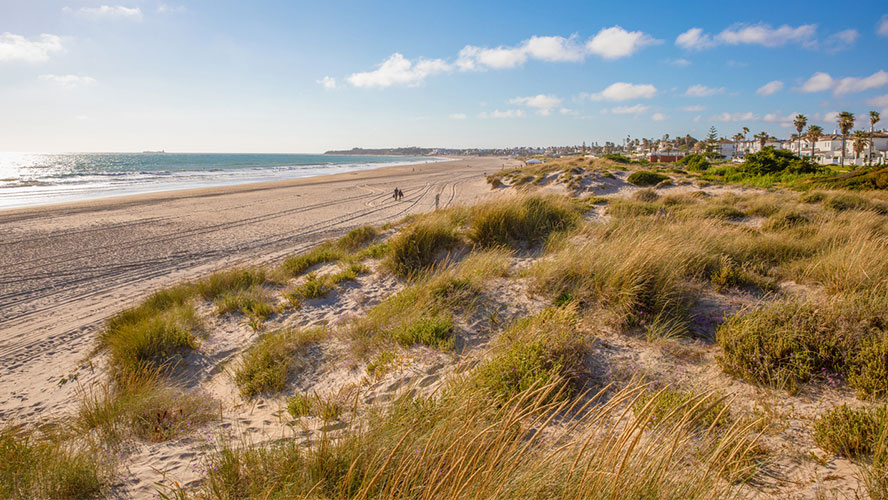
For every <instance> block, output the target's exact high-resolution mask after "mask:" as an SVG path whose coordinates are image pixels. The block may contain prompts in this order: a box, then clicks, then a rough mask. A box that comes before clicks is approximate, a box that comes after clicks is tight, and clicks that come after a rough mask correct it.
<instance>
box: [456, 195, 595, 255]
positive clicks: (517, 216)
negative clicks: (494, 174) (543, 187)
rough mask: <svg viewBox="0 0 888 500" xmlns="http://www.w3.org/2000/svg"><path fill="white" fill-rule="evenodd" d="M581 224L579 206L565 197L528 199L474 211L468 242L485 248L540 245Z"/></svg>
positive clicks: (484, 206)
mask: <svg viewBox="0 0 888 500" xmlns="http://www.w3.org/2000/svg"><path fill="white" fill-rule="evenodd" d="M578 220H579V214H578V213H577V209H576V206H575V205H574V204H573V203H571V202H570V200H568V199H567V198H563V197H548V198H542V197H528V198H516V199H511V200H502V201H498V202H496V203H487V204H484V205H481V206H478V207H476V208H475V210H473V215H472V218H471V221H470V223H469V238H470V239H471V240H472V241H473V242H475V243H476V244H478V245H480V246H482V247H495V246H515V245H516V244H519V243H522V242H524V243H529V244H538V243H540V242H542V241H543V240H545V239H546V238H547V237H548V236H549V235H550V234H552V233H553V232H555V231H563V230H565V229H569V228H571V227H573V226H574V225H575V224H576V223H577V221H578Z"/></svg>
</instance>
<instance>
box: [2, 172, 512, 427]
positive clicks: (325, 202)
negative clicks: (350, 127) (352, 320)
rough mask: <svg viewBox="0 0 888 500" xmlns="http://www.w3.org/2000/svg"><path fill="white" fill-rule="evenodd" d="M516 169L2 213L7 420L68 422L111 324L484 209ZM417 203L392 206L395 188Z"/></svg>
mask: <svg viewBox="0 0 888 500" xmlns="http://www.w3.org/2000/svg"><path fill="white" fill-rule="evenodd" d="M503 163H506V164H509V163H510V162H509V161H508V160H502V159H497V158H462V159H457V160H454V161H447V162H435V163H421V164H408V165H395V166H387V167H380V168H377V169H369V170H362V171H354V172H346V173H338V174H331V175H324V176H316V177H309V178H300V179H291V180H286V181H274V182H264V183H252V184H239V185H234V186H222V187H211V188H198V189H184V190H175V191H164V192H158V193H146V194H137V195H127V196H119V197H111V198H102V199H98V200H91V201H78V202H68V203H60V204H52V205H42V206H38V207H22V208H17V209H9V210H3V211H0V370H2V371H3V373H6V374H7V376H5V377H3V380H2V381H0V418H2V419H5V420H9V419H16V420H25V421H27V420H33V419H35V418H44V417H48V416H51V415H55V414H58V413H59V412H65V411H67V410H70V409H71V405H72V404H74V403H75V402H76V399H77V398H76V390H75V386H76V385H77V384H64V385H59V383H58V382H59V380H60V379H61V378H62V377H63V376H64V375H66V374H68V373H78V374H79V378H78V383H82V384H83V385H84V386H86V385H88V384H89V383H91V382H94V381H97V380H98V377H99V373H98V371H93V369H92V367H91V364H90V363H89V361H88V355H89V353H90V351H91V349H92V348H93V345H94V337H95V333H96V332H97V331H98V329H99V328H100V327H101V325H102V323H103V322H104V320H105V319H107V318H108V317H110V316H112V315H113V314H116V313H117V312H119V311H120V310H122V309H124V308H126V307H129V306H131V305H134V304H135V303H137V302H138V301H139V300H141V299H143V298H144V297H145V296H147V295H149V294H150V293H152V292H153V291H155V290H157V289H160V288H163V287H166V286H170V285H173V284H175V283H179V282H182V281H187V280H191V279H196V278H198V277H200V276H203V275H206V274H208V273H210V272H212V271H215V270H217V269H220V268H224V267H230V266H237V265H247V264H249V265H264V264H268V263H271V262H275V261H278V260H281V259H282V258H285V257H287V256H290V255H293V254H295V253H299V252H302V251H304V250H306V249H308V248H311V247H313V246H314V245H316V244H318V243H319V242H321V241H325V240H328V239H331V238H334V237H337V236H339V235H341V234H344V233H345V232H347V231H349V230H351V229H354V228H356V227H360V226H364V225H374V226H376V225H382V224H385V223H387V222H392V221H397V220H400V219H401V218H403V217H404V216H406V215H409V214H417V213H422V212H427V211H430V210H434V208H435V199H436V198H438V199H439V201H440V205H441V206H442V207H446V206H451V205H456V204H462V203H474V202H477V201H480V200H483V199H487V198H488V197H490V196H495V194H496V191H494V190H491V189H490V186H489V185H488V184H487V182H486V179H485V177H484V173H491V172H493V171H495V170H499V169H500V168H501V166H502V165H503ZM394 187H399V188H400V189H401V190H402V191H404V193H405V195H406V196H405V198H404V200H402V201H397V202H396V201H394V200H392V195H391V190H392V189H393V188H394Z"/></svg>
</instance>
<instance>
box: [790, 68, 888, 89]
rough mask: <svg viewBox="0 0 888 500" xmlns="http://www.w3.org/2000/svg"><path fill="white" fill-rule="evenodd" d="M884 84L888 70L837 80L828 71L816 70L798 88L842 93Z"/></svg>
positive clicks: (886, 83)
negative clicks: (816, 71)
mask: <svg viewBox="0 0 888 500" xmlns="http://www.w3.org/2000/svg"><path fill="white" fill-rule="evenodd" d="M885 85H888V72H885V71H884V70H882V71H877V72H875V73H873V74H872V75H870V76H866V77H862V78H858V77H854V76H848V77H845V78H842V79H839V80H836V79H834V78H833V77H831V76H830V75H829V74H828V73H822V72H818V73H814V74H813V75H812V76H811V78H808V80H806V81H805V83H803V84H802V86H801V87H800V88H799V90H801V91H802V92H823V91H825V90H830V89H832V91H833V94H835V95H843V94H852V93H856V92H863V91H865V90H872V89H877V88H880V87H883V86H885Z"/></svg>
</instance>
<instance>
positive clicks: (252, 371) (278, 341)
mask: <svg viewBox="0 0 888 500" xmlns="http://www.w3.org/2000/svg"><path fill="white" fill-rule="evenodd" d="M326 335H327V333H326V331H325V330H323V329H321V328H313V329H306V330H293V329H285V330H279V331H277V332H273V333H268V334H266V335H264V336H263V337H262V338H261V339H260V340H259V342H257V343H256V344H255V345H253V346H252V347H250V349H249V350H247V352H246V353H244V356H243V359H242V360H241V362H240V364H239V365H238V366H237V367H236V368H235V370H234V380H235V382H236V383H237V386H238V387H239V388H240V392H241V394H242V395H243V396H244V397H253V396H256V395H257V394H260V393H264V392H279V391H282V390H284V389H285V388H286V386H287V380H288V379H289V378H290V376H291V375H292V374H293V372H295V371H296V370H297V369H298V368H299V367H300V366H304V365H305V363H306V360H305V359H299V358H300V357H301V356H303V355H305V354H306V353H307V352H308V349H309V347H311V346H312V345H313V344H315V343H317V342H319V341H320V340H321V339H323V338H324V337H325V336H326Z"/></svg>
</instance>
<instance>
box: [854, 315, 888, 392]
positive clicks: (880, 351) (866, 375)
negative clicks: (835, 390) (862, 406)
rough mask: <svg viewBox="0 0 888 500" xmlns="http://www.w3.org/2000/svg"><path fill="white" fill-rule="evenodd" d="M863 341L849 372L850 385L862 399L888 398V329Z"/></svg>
mask: <svg viewBox="0 0 888 500" xmlns="http://www.w3.org/2000/svg"><path fill="white" fill-rule="evenodd" d="M883 328H885V329H884V330H882V332H881V333H874V334H873V335H872V336H871V337H870V338H867V339H865V340H863V342H862V343H861V345H860V350H859V351H858V352H857V354H856V355H855V356H854V358H853V361H852V363H851V367H850V368H849V370H848V384H849V385H850V386H851V387H854V388H856V389H857V394H858V396H859V397H862V398H884V397H885V396H888V328H886V327H885V326H883Z"/></svg>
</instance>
